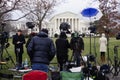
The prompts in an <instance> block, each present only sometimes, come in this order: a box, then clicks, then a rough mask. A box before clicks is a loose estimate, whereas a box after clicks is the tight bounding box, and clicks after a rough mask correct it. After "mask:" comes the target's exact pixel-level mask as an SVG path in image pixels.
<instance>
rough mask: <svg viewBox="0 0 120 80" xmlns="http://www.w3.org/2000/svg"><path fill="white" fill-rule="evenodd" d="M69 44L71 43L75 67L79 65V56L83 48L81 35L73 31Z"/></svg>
mask: <svg viewBox="0 0 120 80" xmlns="http://www.w3.org/2000/svg"><path fill="white" fill-rule="evenodd" d="M70 45H71V49H72V50H73V56H74V60H75V61H76V63H77V67H79V66H80V56H81V53H82V52H83V50H84V42H83V39H82V38H81V37H79V34H78V33H77V32H75V33H74V34H73V37H72V39H71V41H70Z"/></svg>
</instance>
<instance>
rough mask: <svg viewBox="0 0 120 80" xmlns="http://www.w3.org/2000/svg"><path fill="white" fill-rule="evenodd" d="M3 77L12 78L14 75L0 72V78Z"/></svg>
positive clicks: (0, 79)
mask: <svg viewBox="0 0 120 80" xmlns="http://www.w3.org/2000/svg"><path fill="white" fill-rule="evenodd" d="M4 79H8V80H14V76H13V74H4V73H0V80H4Z"/></svg>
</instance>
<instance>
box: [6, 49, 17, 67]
mask: <svg viewBox="0 0 120 80" xmlns="http://www.w3.org/2000/svg"><path fill="white" fill-rule="evenodd" d="M5 51H6V53H7V55H8V57H9V58H10V60H11V61H12V63H13V65H14V66H15V62H14V60H13V59H12V57H11V55H10V54H9V53H8V51H7V49H6V48H5Z"/></svg>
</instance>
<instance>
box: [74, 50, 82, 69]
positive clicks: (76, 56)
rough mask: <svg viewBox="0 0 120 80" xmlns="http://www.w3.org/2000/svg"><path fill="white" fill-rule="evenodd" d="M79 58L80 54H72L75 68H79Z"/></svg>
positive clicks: (75, 52) (76, 52) (77, 52)
mask: <svg viewBox="0 0 120 80" xmlns="http://www.w3.org/2000/svg"><path fill="white" fill-rule="evenodd" d="M80 56H81V52H79V51H74V52H73V57H74V58H73V59H74V61H75V62H76V65H77V67H79V66H80Z"/></svg>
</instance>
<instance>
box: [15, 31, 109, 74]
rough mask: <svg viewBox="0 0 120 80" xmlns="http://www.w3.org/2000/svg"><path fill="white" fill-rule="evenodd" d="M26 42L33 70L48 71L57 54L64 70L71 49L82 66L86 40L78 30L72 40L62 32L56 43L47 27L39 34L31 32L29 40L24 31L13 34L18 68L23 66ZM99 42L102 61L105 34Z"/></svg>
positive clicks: (105, 41)
mask: <svg viewBox="0 0 120 80" xmlns="http://www.w3.org/2000/svg"><path fill="white" fill-rule="evenodd" d="M25 43H26V49H27V53H28V56H29V58H30V63H31V68H32V70H41V71H45V72H48V65H49V64H50V61H51V60H52V59H53V58H54V56H55V55H56V56H57V62H58V64H59V67H60V71H62V70H63V65H64V64H65V63H66V62H67V61H68V57H69V56H68V55H69V54H68V51H69V49H71V50H72V53H73V57H74V58H73V59H74V61H76V66H77V67H79V66H81V59H80V56H81V54H82V53H83V51H84V41H83V39H82V37H81V36H79V33H77V32H75V33H74V34H73V35H72V36H71V40H70V41H69V40H68V38H67V35H66V33H65V32H61V33H60V35H59V37H58V38H57V39H56V41H55V44H54V42H53V40H52V39H51V38H49V37H48V30H47V29H42V30H41V31H40V32H39V33H38V34H35V33H31V34H30V37H29V39H28V40H27V42H26V41H25V37H24V35H23V34H22V31H21V30H18V32H17V34H16V35H14V36H13V44H14V51H15V55H16V65H17V68H20V67H22V55H23V52H24V50H23V45H24V44H25ZM99 43H100V53H101V61H102V62H104V61H105V52H106V44H107V39H106V38H105V34H102V37H101V38H100V40H99ZM55 46H56V47H55ZM103 46H104V47H103Z"/></svg>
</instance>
